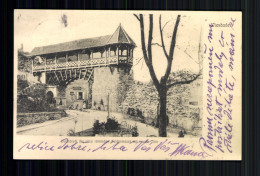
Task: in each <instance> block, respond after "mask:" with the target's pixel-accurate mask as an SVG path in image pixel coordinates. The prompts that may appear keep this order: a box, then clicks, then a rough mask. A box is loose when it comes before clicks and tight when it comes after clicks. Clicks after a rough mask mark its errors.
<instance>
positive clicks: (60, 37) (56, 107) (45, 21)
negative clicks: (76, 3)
mask: <svg viewBox="0 0 260 176" xmlns="http://www.w3.org/2000/svg"><path fill="white" fill-rule="evenodd" d="M15 21H16V23H17V25H18V26H19V28H17V33H18V35H19V34H20V35H22V36H21V40H20V41H19V42H20V45H21V47H20V48H19V49H18V68H17V69H18V75H17V134H21V135H51V136H52V135H53V136H93V137H96V136H110V137H137V136H140V137H152V136H154V137H158V136H160V137H167V136H168V137H193V136H200V135H201V118H202V79H203V76H202V75H201V71H202V69H203V67H202V62H201V60H202V58H201V57H202V55H201V48H202V45H201V33H202V28H201V24H193V23H192V17H191V16H181V15H177V16H176V15H171V16H165V15H161V14H159V15H152V14H151V15H143V14H123V15H122V16H121V17H118V16H117V15H113V14H112V15H107V14H105V13H103V14H102V13H101V14H98V15H95V16H92V15H88V14H86V13H84V11H82V12H78V13H69V12H62V11H60V12H57V13H56V12H50V13H46V11H39V12H37V13H28V12H26V13H23V12H21V13H20V14H19V15H18V16H17V18H16V19H15ZM146 28H147V29H146ZM148 28H149V29H148ZM187 30H189V33H187ZM19 37H20V36H19Z"/></svg>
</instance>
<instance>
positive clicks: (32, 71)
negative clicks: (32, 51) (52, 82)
mask: <svg viewBox="0 0 260 176" xmlns="http://www.w3.org/2000/svg"><path fill="white" fill-rule="evenodd" d="M32 73H33V59H32Z"/></svg>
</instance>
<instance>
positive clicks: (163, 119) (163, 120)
mask: <svg viewBox="0 0 260 176" xmlns="http://www.w3.org/2000/svg"><path fill="white" fill-rule="evenodd" d="M166 93H167V89H166V85H165V86H162V88H161V89H160V92H159V98H160V115H159V136H160V137H167V131H166V127H167V114H166V100H167V99H166Z"/></svg>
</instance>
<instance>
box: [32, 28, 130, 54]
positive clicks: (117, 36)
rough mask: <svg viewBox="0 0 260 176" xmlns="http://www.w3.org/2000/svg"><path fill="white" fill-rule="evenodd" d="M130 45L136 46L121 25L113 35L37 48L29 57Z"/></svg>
mask: <svg viewBox="0 0 260 176" xmlns="http://www.w3.org/2000/svg"><path fill="white" fill-rule="evenodd" d="M117 43H128V44H131V45H133V46H135V43H134V41H133V40H132V39H131V38H130V37H129V35H128V34H127V33H126V32H125V30H124V29H123V28H122V26H121V25H119V27H118V28H117V29H116V31H115V32H114V33H113V34H112V35H106V36H101V37H95V38H88V39H81V40H74V41H70V42H65V43H59V44H54V45H48V46H42V47H35V48H34V49H33V50H32V52H31V53H30V54H29V56H36V55H42V54H51V53H57V52H65V51H73V50H79V49H85V48H94V47H100V46H106V45H109V44H117Z"/></svg>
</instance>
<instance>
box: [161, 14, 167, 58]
mask: <svg viewBox="0 0 260 176" xmlns="http://www.w3.org/2000/svg"><path fill="white" fill-rule="evenodd" d="M159 29H160V34H161V42H162V48H163V52H164V55H165V56H166V58H167V60H168V57H169V56H168V54H167V52H166V49H165V45H164V40H163V32H162V16H161V15H160V17H159Z"/></svg>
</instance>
